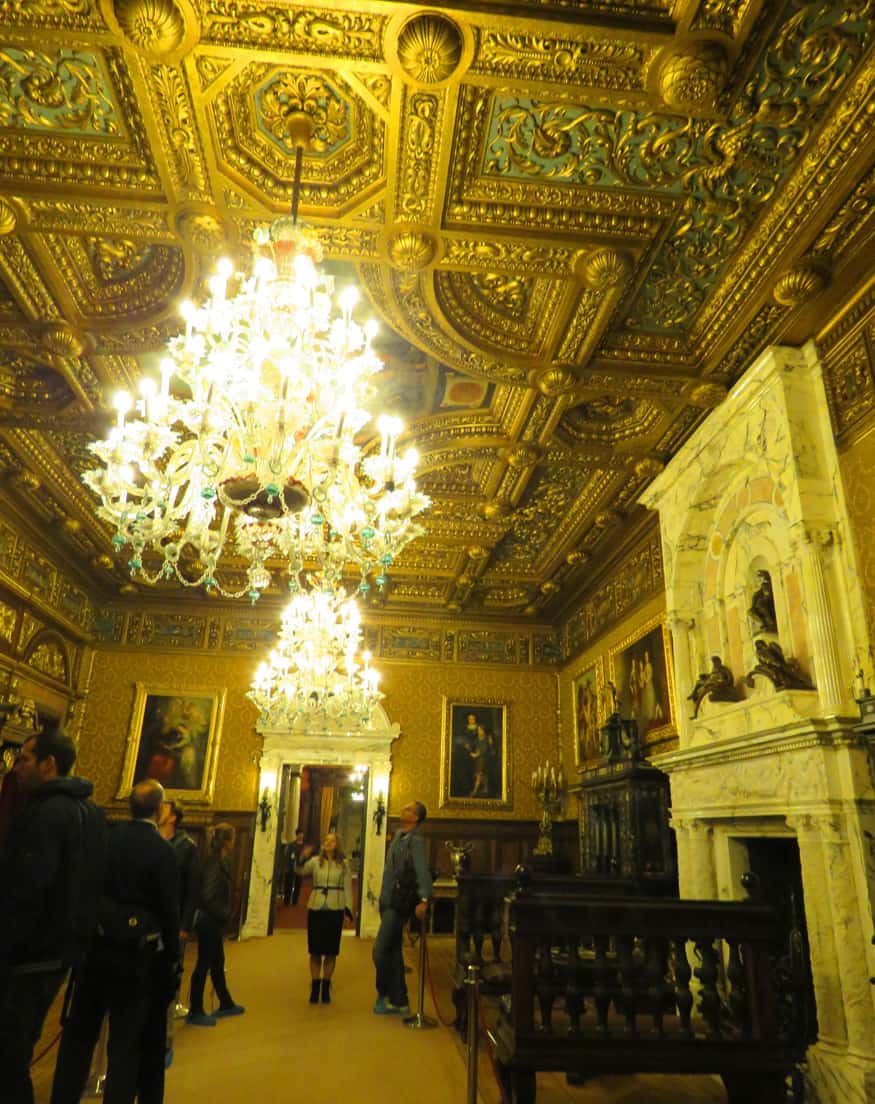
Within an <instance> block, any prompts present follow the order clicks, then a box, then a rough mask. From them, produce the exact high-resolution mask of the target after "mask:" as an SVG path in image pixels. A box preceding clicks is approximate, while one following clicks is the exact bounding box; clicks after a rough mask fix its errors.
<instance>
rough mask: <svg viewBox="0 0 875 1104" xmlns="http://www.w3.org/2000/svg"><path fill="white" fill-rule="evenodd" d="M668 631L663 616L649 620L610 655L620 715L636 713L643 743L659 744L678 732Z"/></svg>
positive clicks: (612, 678)
mask: <svg viewBox="0 0 875 1104" xmlns="http://www.w3.org/2000/svg"><path fill="white" fill-rule="evenodd" d="M670 650H671V647H670V642H669V637H668V631H667V630H666V627H665V625H664V623H663V621H662V620H661V619H659V618H658V619H656V620H655V621H650V622H648V623H647V624H646V625H643V626H642V627H640V628H639V629H637V630H636V632H635V634H634V635H632V636H629V637H627V638H626V639H625V640H623V641H621V642H620V644H619V645H618V646H617V647H616V648H614V649H613V650H612V651H611V653H610V655H609V663H610V679H611V682H613V684H614V686H615V687H616V692H617V707H618V708H619V710H620V716H621V717H634V718H635V720H636V721H637V722H638V733H639V736H640V738H641V742H642V744H657V743H661V742H662V741H663V740H667V739H671V738H672V737H674V736H675V734H676V728H675V723H674V713H673V705H672V701H673V698H674V676H673V674H672V666H671V656H670Z"/></svg>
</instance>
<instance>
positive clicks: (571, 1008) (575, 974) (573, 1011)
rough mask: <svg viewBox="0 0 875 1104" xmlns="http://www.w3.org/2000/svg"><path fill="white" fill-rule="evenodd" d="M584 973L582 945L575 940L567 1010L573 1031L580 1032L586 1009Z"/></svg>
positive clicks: (567, 995)
mask: <svg viewBox="0 0 875 1104" xmlns="http://www.w3.org/2000/svg"><path fill="white" fill-rule="evenodd" d="M583 983H584V971H583V962H582V961H581V957H580V944H579V943H578V942H577V940H575V941H574V942H573V943H572V944H571V947H570V948H569V956H568V977H567V979H566V986H565V1008H566V1011H567V1012H568V1018H569V1020H570V1021H571V1027H570V1030H571V1031H580V1016H581V1013H582V1012H583V1010H584V1008H585V1007H586V1002H585V1001H584V998H583Z"/></svg>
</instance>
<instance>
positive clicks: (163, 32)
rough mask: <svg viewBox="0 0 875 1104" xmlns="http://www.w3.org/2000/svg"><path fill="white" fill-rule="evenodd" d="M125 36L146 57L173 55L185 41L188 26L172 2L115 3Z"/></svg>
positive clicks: (130, 0) (126, 0) (117, 0)
mask: <svg viewBox="0 0 875 1104" xmlns="http://www.w3.org/2000/svg"><path fill="white" fill-rule="evenodd" d="M113 6H114V9H115V17H116V19H117V20H118V25H119V27H121V29H122V31H123V32H124V34H125V35H126V36H127V38H129V39H130V41H131V42H132V43H133V44H134V46H136V47H137V49H138V50H143V51H144V52H145V53H149V54H154V55H157V56H160V55H162V54H171V53H173V51H174V50H175V49H177V47H178V46H179V45H180V43H181V42H182V40H183V38H184V37H185V22H184V20H183V18H182V15H181V13H180V11H179V9H178V8H177V6H176V5H175V4H174V3H173V0H115V3H114V5H113Z"/></svg>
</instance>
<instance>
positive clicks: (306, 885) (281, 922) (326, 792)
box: [269, 764, 368, 935]
mask: <svg viewBox="0 0 875 1104" xmlns="http://www.w3.org/2000/svg"><path fill="white" fill-rule="evenodd" d="M367 793H368V770H367V768H366V767H362V766H355V765H353V764H339V765H337V764H331V765H326V764H307V765H305V766H303V767H300V768H299V769H294V768H292V767H291V766H290V765H289V764H286V765H285V767H284V769H283V778H282V784H281V790H280V807H279V816H280V826H281V829H280V832H279V833H278V834H277V844H276V854H275V861H274V886H275V887H276V889H275V893H274V896H273V901H272V909H271V924H270V929H269V930H270V931H271V932H272V931H274V930H289V929H291V930H295V929H298V930H302V929H305V928H306V926H307V906H308V902H309V898H310V879H309V878H303V879H301V878H300V875H298V874H296V873H295V872H294V870H293V868H292V867H293V864H292V863H290V861H289V856H290V844H292V843H293V842H294V841H295V839H296V833H297V832H298V831H300V832H301V833H303V840H302V844H303V848H304V852H303V853H304V855H305V856H306V855H310V856H313V855H318V853H319V848H320V845H321V842H322V840H323V839H324V838H325V836H326V835H328V833H329V832H334V833H335V835H336V836H337V839H338V843H339V845H340V846H341V848H342V850H343V853H344V858H345V859H346V861H347V862H348V863H349V867H350V873H351V875H352V892H353V901H354V909H353V911H354V914H355V922H354V924H353V923H351V922H350V921H349V920H348V919H347V920H346V921H344V930H345V931H354V932H355V934H356V935H359V934H360V930H361V911H362V910H361V894H362V880H363V879H362V872H363V870H364V862H365V847H366V838H367V832H366V821H365V810H366V798H367Z"/></svg>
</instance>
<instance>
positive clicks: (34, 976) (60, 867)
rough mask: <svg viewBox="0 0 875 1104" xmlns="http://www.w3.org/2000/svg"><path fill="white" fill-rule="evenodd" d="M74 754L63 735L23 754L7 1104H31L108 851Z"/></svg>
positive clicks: (12, 906) (3, 1050)
mask: <svg viewBox="0 0 875 1104" xmlns="http://www.w3.org/2000/svg"><path fill="white" fill-rule="evenodd" d="M75 762H76V747H75V745H74V743H73V741H72V740H71V739H70V737H69V736H68V735H67V734H66V733H65V732H64V731H63V730H62V729H60V728H58V727H56V726H52V727H47V728H45V729H43V730H42V731H41V732H39V733H37V735H35V736H31V737H30V738H29V739H27V740H25V742H24V743H23V744H22V746H21V751H20V752H19V754H18V758H17V759H16V761H15V766H14V767H13V771H14V773H15V778H16V782H17V784H18V787H19V789H20V790H21V792H22V793H23V794H24V795H25V797H26V804H25V805H24V808H23V809H22V811H21V812H20V813H19V814H18V815H17V816H16V817H15V819H14V820H13V821H12V824H11V826H10V831H9V835H8V837H7V839H6V842H5V845H4V847H3V851H2V853H0V1079H2V1082H3V1100H4V1102H5V1104H33V1099H34V1097H33V1086H32V1084H31V1080H30V1060H31V1056H32V1054H33V1048H34V1046H35V1044H36V1041H37V1039H39V1036H40V1032H41V1031H42V1026H43V1021H44V1020H45V1017H46V1013H47V1012H48V1010H49V1007H50V1006H51V1003H52V1001H53V1000H54V999H55V997H56V995H57V993H58V990H59V989H60V988H61V984H62V982H63V980H64V978H65V976H66V974H67V970H68V969H69V968H70V967H71V966H72V967H74V968H77V967H78V964H79V962H80V960H81V958H82V956H83V955H84V953H85V950H86V949H87V944H88V940H89V938H90V936H91V934H92V931H93V928H94V923H95V917H96V913H97V901H98V897H99V892H100V884H101V875H102V869H103V861H104V850H105V847H106V830H105V825H104V822H103V815H102V814H101V812H100V810H99V809H97V807H96V806H94V805H93V804H92V803H91V802H90V801H89V800H88V798H89V797H90V796H91V794H92V792H93V787H92V785H91V783H90V782H87V781H86V780H85V779H84V778H75V777H71V776H70V771H71V770H72V768H73V764H74V763H75Z"/></svg>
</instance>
